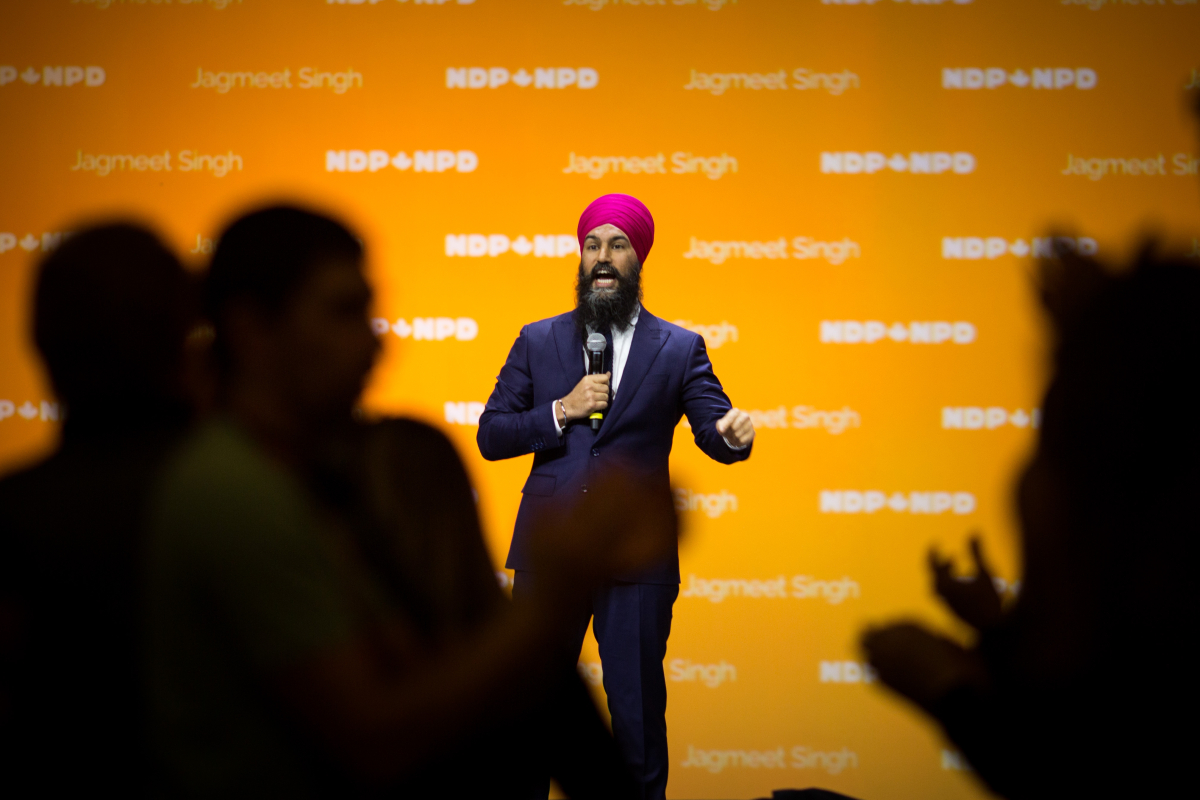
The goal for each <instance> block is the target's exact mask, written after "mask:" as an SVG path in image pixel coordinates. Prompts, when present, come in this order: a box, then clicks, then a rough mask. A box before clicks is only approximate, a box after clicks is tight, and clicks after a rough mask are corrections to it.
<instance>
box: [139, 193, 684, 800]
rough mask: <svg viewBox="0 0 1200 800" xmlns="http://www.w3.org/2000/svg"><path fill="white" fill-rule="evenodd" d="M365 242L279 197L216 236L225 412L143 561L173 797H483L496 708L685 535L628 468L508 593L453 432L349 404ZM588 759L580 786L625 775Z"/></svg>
mask: <svg viewBox="0 0 1200 800" xmlns="http://www.w3.org/2000/svg"><path fill="white" fill-rule="evenodd" d="M362 257H363V254H362V249H361V245H360V244H359V242H358V241H357V239H355V238H354V237H353V236H352V235H351V234H350V232H349V231H347V230H346V229H345V228H344V227H342V226H341V225H340V224H338V223H336V222H334V221H332V220H330V219H328V218H325V217H322V216H319V215H316V214H312V213H310V212H306V211H303V210H300V209H295V208H287V207H277V208H268V209H264V210H261V211H258V212H255V213H252V214H249V215H247V216H245V217H242V218H241V219H239V220H238V221H236V222H235V223H234V224H233V225H232V226H230V228H229V229H227V230H226V231H225V233H224V234H223V235H222V236H221V238H220V241H219V243H218V245H217V249H216V252H215V254H214V257H213V263H212V266H211V270H210V274H209V277H208V284H207V290H206V296H207V310H208V312H209V315H210V317H211V319H212V321H213V323H214V328H215V332H216V339H215V343H214V344H215V352H216V356H217V360H218V364H219V367H220V370H221V380H220V387H219V392H218V414H217V415H216V417H215V418H214V419H212V420H211V421H210V422H208V423H207V424H206V425H204V426H202V427H201V428H200V429H199V430H197V431H196V432H195V434H194V435H193V436H192V437H190V438H189V440H188V441H187V442H186V443H185V445H184V446H183V447H182V448H181V450H180V452H179V454H178V456H177V457H176V458H175V459H174V461H173V463H172V464H171V465H170V467H169V469H168V470H167V472H166V475H165V479H164V481H163V485H162V490H161V494H160V495H159V497H158V498H157V500H156V502H155V504H154V509H155V511H154V521H153V525H152V534H151V547H150V554H149V562H148V563H149V567H148V574H149V588H148V610H149V613H150V617H149V636H150V648H149V659H150V660H149V669H150V675H151V687H152V704H153V705H152V719H153V723H154V727H153V733H154V739H155V744H156V752H157V755H158V757H159V758H160V759H161V763H162V764H163V765H164V772H165V783H164V786H163V789H164V791H165V792H166V793H168V794H189V795H194V796H222V797H226V796H230V795H235V796H236V795H250V794H254V795H256V796H279V795H288V796H338V797H345V796H350V795H354V794H358V793H367V792H371V793H376V792H384V793H399V794H401V795H403V794H405V793H409V794H412V795H413V796H424V794H426V793H428V792H429V791H430V790H431V789H436V790H438V791H440V792H443V793H446V794H450V795H454V794H461V793H466V792H470V791H472V790H473V791H482V790H483V788H484V787H490V786H491V785H492V783H493V781H492V776H491V774H490V772H489V768H490V767H491V766H495V767H496V768H497V769H499V768H504V767H505V766H507V765H508V764H511V763H512V761H511V759H510V760H509V762H508V764H505V762H503V761H498V760H497V759H496V757H495V754H496V753H505V752H507V753H510V754H512V753H515V751H514V749H513V742H512V741H510V740H509V739H508V738H506V733H507V732H506V730H505V723H506V722H507V721H508V720H509V719H511V718H512V716H514V715H516V714H518V713H519V712H520V710H521V709H524V708H528V707H530V706H537V705H538V704H539V703H541V702H544V699H545V697H546V696H548V695H549V694H550V693H551V692H552V691H553V690H554V689H555V687H556V686H557V684H558V683H559V676H561V674H562V666H563V665H562V663H561V659H560V658H558V656H559V653H558V648H557V645H558V643H559V642H560V641H561V640H562V639H563V638H564V633H563V631H564V629H565V626H567V625H568V624H569V620H570V619H571V616H572V614H574V613H576V611H577V608H578V607H579V606H580V605H581V604H582V603H583V602H584V598H585V597H586V593H587V592H588V591H589V590H590V588H591V587H593V586H594V585H597V584H598V583H599V582H600V581H602V580H604V579H605V578H606V577H607V576H608V575H610V574H611V573H612V572H613V571H615V570H617V569H622V568H626V567H627V566H628V565H631V564H637V565H640V564H643V563H647V562H648V561H650V560H652V559H653V558H659V557H661V556H662V554H663V553H665V552H669V550H670V548H671V547H673V546H674V516H673V512H672V510H671V508H670V507H669V504H667V505H665V506H664V505H662V504H659V503H657V502H656V501H655V499H654V498H652V497H648V496H645V495H644V493H642V492H641V491H640V490H639V489H638V488H636V487H634V486H632V485H629V484H628V483H624V482H622V480H621V479H620V478H619V477H616V478H614V479H613V480H615V481H617V484H618V486H619V488H620V490H622V491H625V492H627V493H628V495H629V499H630V502H631V503H632V504H634V505H635V506H638V507H639V508H641V507H644V516H645V519H644V520H639V522H638V524H636V525H634V526H627V525H624V524H617V520H616V518H615V516H614V515H613V513H612V512H610V511H608V510H606V509H599V508H583V509H580V510H577V511H575V512H573V515H572V516H568V515H563V516H561V517H559V518H557V519H554V520H547V522H546V524H545V525H544V526H543V529H542V530H541V531H540V532H539V535H538V537H537V541H538V545H537V558H539V559H541V560H542V561H543V562H544V563H545V564H546V565H547V566H552V567H553V568H555V569H561V570H563V571H564V578H563V580H561V581H557V582H551V583H547V585H546V586H544V587H541V591H539V592H538V593H537V594H536V596H535V597H534V598H533V602H531V603H530V604H527V605H526V606H523V607H522V608H521V609H519V610H510V609H509V608H508V607H507V605H506V604H504V603H503V602H502V598H500V597H499V596H498V594H497V590H496V587H495V584H494V580H495V579H494V575H493V573H492V572H491V570H490V568H489V567H488V565H487V564H488V562H487V558H486V553H485V552H484V551H483V550H482V541H481V539H480V536H479V530H478V520H477V518H476V516H475V509H474V501H473V498H472V497H471V493H470V487H469V484H468V483H467V480H466V474H465V471H463V469H462V466H461V463H460V462H459V461H458V458H457V455H456V454H455V453H454V452H453V449H452V448H450V446H449V443H448V442H445V440H444V437H441V435H440V434H436V433H435V432H433V431H431V430H430V429H427V428H424V426H418V425H415V424H412V423H404V422H399V421H393V422H386V423H382V424H380V425H374V426H366V427H362V426H356V425H355V424H354V423H353V422H352V418H351V411H352V409H353V406H354V403H355V401H356V398H357V396H358V394H359V392H360V391H361V389H362V386H363V382H364V380H365V378H366V376H367V373H368V371H369V369H370V366H371V363H372V361H373V358H374V356H375V353H376V350H377V347H378V345H377V341H376V339H375V336H374V335H373V334H372V332H371V329H370V326H369V323H368V318H367V310H368V305H369V302H370V296H371V295H370V289H369V287H368V285H367V283H366V280H365V279H364V277H363V273H362ZM593 537H594V538H595V539H596V540H597V541H593ZM601 744H603V743H601ZM608 745H609V747H612V744H611V740H609V742H608ZM612 754H613V758H614V761H615V759H616V753H615V748H614V749H613V751H612ZM590 777H591V779H592V780H591V781H589V782H587V783H586V784H584V785H581V786H579V787H578V788H577V791H576V794H577V795H578V796H591V797H620V796H623V793H624V792H625V791H626V789H627V788H628V787H627V785H626V784H624V783H623V782H622V776H620V775H619V774H616V775H613V774H605V773H599V774H597V773H593V774H592V775H591V776H590ZM490 794H491V796H503V795H495V794H494V793H490Z"/></svg>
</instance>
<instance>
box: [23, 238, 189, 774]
mask: <svg viewBox="0 0 1200 800" xmlns="http://www.w3.org/2000/svg"><path fill="white" fill-rule="evenodd" d="M191 294H192V282H191V281H190V279H189V277H188V275H187V274H186V273H185V272H184V270H183V268H182V267H181V266H180V263H179V261H178V260H177V259H176V257H175V256H174V255H173V254H172V253H171V252H170V251H169V250H168V249H167V248H166V247H164V246H163V244H162V243H161V242H160V241H159V240H158V239H157V238H156V237H155V236H154V235H153V234H151V233H149V232H148V231H146V230H144V229H142V228H139V227H135V226H132V225H123V224H122V225H108V226H104V227H97V228H92V229H90V230H85V231H83V232H81V233H79V234H77V235H76V236H74V237H72V238H70V239H68V240H67V241H66V242H64V243H63V245H62V246H61V247H60V248H59V249H58V250H56V251H55V252H53V253H52V254H51V255H49V256H48V257H47V258H46V259H45V260H44V261H43V262H42V263H41V265H40V267H39V270H38V275H37V283H36V290H35V296H34V302H33V334H34V336H33V338H34V341H35V343H36V345H37V348H38V350H39V352H40V353H41V355H42V358H43V359H44V361H45V365H46V368H47V371H48V373H49V376H50V380H51V382H52V383H53V386H54V390H55V393H56V395H57V397H58V399H59V402H60V404H61V409H62V412H63V413H64V414H65V415H66V419H65V422H64V423H63V428H62V440H61V444H60V446H59V447H58V448H57V450H56V451H55V452H54V454H53V455H51V456H50V457H49V458H47V459H46V460H44V461H42V462H41V463H39V464H36V465H35V466H33V467H31V468H29V469H26V470H24V471H21V472H18V473H17V474H15V475H12V476H10V477H8V478H6V479H4V480H3V481H2V482H0V609H2V611H0V614H3V616H4V617H5V618H6V621H7V623H8V624H7V626H6V630H5V631H4V633H3V634H0V636H2V637H3V641H0V651H2V652H0V659H2V668H3V672H4V674H3V678H2V680H3V686H0V702H5V703H6V704H7V707H6V708H3V709H0V720H2V722H0V725H2V727H3V731H2V741H0V775H3V778H2V779H0V780H3V782H4V784H5V785H6V786H7V787H9V789H15V788H16V787H24V789H23V790H24V791H27V792H28V793H30V794H33V795H44V796H64V797H66V796H83V795H84V794H85V793H86V794H92V793H95V792H97V791H100V790H103V789H110V790H111V789H119V790H121V791H122V792H125V793H128V794H134V795H136V794H141V793H142V792H139V791H138V787H139V785H142V784H144V780H145V776H146V766H147V762H146V760H145V758H144V738H143V736H142V731H143V713H144V705H143V703H142V694H141V689H142V683H141V672H140V669H139V664H140V647H141V638H140V636H139V625H140V613H139V608H140V605H139V592H140V548H141V543H142V539H143V533H144V530H143V522H144V513H143V512H144V508H145V501H146V498H147V495H148V492H149V487H150V485H151V483H152V481H153V479H154V478H155V476H156V473H157V470H158V468H159V465H160V464H161V463H162V460H163V457H164V454H165V453H166V452H167V450H168V448H169V447H170V445H171V444H172V443H173V442H174V441H175V440H176V438H177V435H178V433H179V431H180V430H181V428H182V426H183V424H184V423H185V421H186V419H187V404H186V403H185V402H184V392H183V388H182V378H181V364H182V362H183V349H184V343H185V337H186V334H187V331H188V328H189V326H190V324H191V323H192V321H193V316H192V310H193V305H194V304H193V303H192V297H191Z"/></svg>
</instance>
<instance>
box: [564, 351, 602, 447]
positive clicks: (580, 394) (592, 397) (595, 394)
mask: <svg viewBox="0 0 1200 800" xmlns="http://www.w3.org/2000/svg"><path fill="white" fill-rule="evenodd" d="M607 344H608V343H607V342H606V341H605V339H604V336H602V335H601V334H599V333H593V334H591V335H590V336H588V339H587V354H588V374H587V375H584V376H583V380H581V381H580V382H579V383H577V384H575V388H574V389H572V390H571V393H570V394H569V395H567V396H566V397H564V398H563V399H562V404H563V412H564V413H565V414H566V415H567V422H571V421H572V420H576V419H584V418H585V417H587V418H590V419H591V421H592V430H594V431H597V430H600V423H601V422H602V421H603V420H604V410H605V409H606V408H608V387H609V380H610V379H611V377H612V374H611V373H608V372H605V371H604V349H605V347H606V346H607Z"/></svg>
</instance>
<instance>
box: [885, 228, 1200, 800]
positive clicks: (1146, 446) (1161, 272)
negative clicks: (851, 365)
mask: <svg viewBox="0 0 1200 800" xmlns="http://www.w3.org/2000/svg"><path fill="white" fill-rule="evenodd" d="M1043 268H1044V271H1045V280H1044V301H1045V305H1046V308H1047V310H1048V312H1049V314H1050V317H1051V318H1052V321H1053V324H1054V327H1055V329H1056V332H1057V334H1058V342H1057V351H1056V354H1055V355H1056V357H1055V370H1054V376H1053V379H1052V381H1051V384H1050V388H1049V391H1048V392H1047V394H1046V397H1045V401H1044V406H1043V409H1044V422H1043V425H1042V428H1041V436H1040V439H1039V442H1038V449H1037V452H1036V454H1035V456H1034V458H1033V460H1032V462H1031V463H1030V464H1029V466H1028V467H1027V468H1026V470H1025V472H1024V474H1023V475H1022V477H1021V480H1020V484H1019V491H1018V508H1019V512H1020V519H1021V534H1022V539H1021V544H1022V552H1023V556H1024V574H1023V576H1022V583H1021V592H1020V596H1019V598H1018V599H1017V601H1016V603H1015V604H1014V605H1013V606H1012V607H1011V608H1008V609H1002V607H1001V603H1000V599H999V597H998V596H997V595H996V592H995V589H994V587H993V584H992V580H991V576H990V575H989V574H988V570H987V568H986V566H985V565H984V562H983V558H982V553H981V551H980V548H979V545H978V542H974V543H973V550H974V553H975V561H976V574H975V575H974V576H973V577H972V578H969V579H965V580H964V579H958V578H955V577H954V576H953V575H952V573H951V565H950V564H949V563H948V562H944V561H942V560H941V559H940V558H939V557H938V556H937V555H936V554H933V555H931V561H932V567H933V573H934V579H935V584H936V588H937V591H938V593H939V594H940V595H941V597H942V598H943V599H944V600H945V601H946V602H947V603H948V605H949V606H950V608H951V609H953V610H954V611H955V612H956V613H957V614H958V616H960V617H961V618H962V619H963V620H965V621H966V622H968V623H970V624H971V625H972V626H974V627H975V628H976V629H977V630H978V631H979V638H978V644H977V645H976V646H975V647H973V648H971V649H969V650H968V649H964V648H962V647H960V646H959V645H958V644H956V643H954V642H952V641H950V640H948V639H944V638H942V637H940V636H937V635H935V634H933V633H930V632H928V631H926V630H925V629H923V628H920V627H918V626H916V625H907V624H905V625H895V626H892V627H889V628H884V629H881V630H875V631H871V632H868V634H867V635H866V636H865V637H864V645H865V648H866V650H867V653H868V655H869V657H870V660H871V663H872V664H874V665H875V667H876V668H877V669H878V670H879V674H880V677H881V678H882V680H883V681H884V683H886V684H887V685H888V686H890V687H892V688H893V689H894V690H896V691H897V692H899V693H901V694H902V695H905V696H906V697H908V698H909V699H910V700H912V701H913V702H915V703H916V704H918V705H919V706H920V707H921V708H923V709H924V710H925V711H927V712H928V713H930V714H931V715H933V716H934V717H935V718H936V719H937V720H938V721H939V722H940V723H941V724H942V727H943V728H944V729H945V732H946V734H947V735H948V736H949V738H950V739H951V740H952V741H953V742H954V743H955V744H956V745H957V746H958V747H959V748H960V749H961V750H962V752H963V754H964V755H965V756H966V757H967V759H968V760H969V761H970V762H971V764H972V766H973V767H974V768H975V770H976V771H977V773H978V774H979V776H980V777H981V778H982V779H983V780H984V781H985V782H986V783H987V784H988V785H989V786H990V787H991V788H992V789H994V790H995V791H996V792H998V793H999V794H1001V795H1003V796H1005V797H1008V798H1043V797H1045V798H1051V797H1054V798H1061V797H1164V796H1170V795H1173V794H1175V793H1176V792H1177V791H1178V787H1180V786H1184V785H1186V782H1187V780H1188V778H1187V776H1185V774H1184V773H1185V771H1186V772H1190V766H1191V759H1190V754H1191V753H1190V751H1191V747H1192V740H1191V737H1190V736H1189V735H1188V734H1187V733H1186V727H1180V726H1179V725H1180V721H1181V720H1190V719H1192V718H1193V714H1194V713H1195V711H1196V703H1195V688H1194V681H1192V679H1191V677H1190V666H1191V664H1190V662H1191V659H1190V657H1185V656H1184V654H1183V653H1184V651H1185V649H1186V646H1187V645H1186V642H1187V639H1188V637H1189V636H1191V635H1192V633H1194V632H1195V623H1196V594H1195V586H1194V581H1195V578H1194V575H1193V572H1194V565H1195V560H1194V549H1195V545H1194V542H1195V540H1196V538H1197V536H1198V535H1200V517H1198V513H1200V509H1198V506H1197V502H1196V500H1197V487H1200V414H1197V408H1200V314H1198V313H1197V309H1198V308H1200V270H1197V268H1196V266H1195V265H1194V264H1189V263H1187V262H1171V261H1162V260H1158V259H1155V258H1153V257H1152V256H1151V255H1149V251H1147V254H1146V255H1144V256H1143V257H1142V258H1141V259H1140V260H1139V261H1138V263H1137V264H1136V265H1135V266H1134V267H1133V269H1132V270H1130V271H1128V272H1127V273H1124V274H1121V275H1110V274H1108V273H1106V272H1105V271H1104V270H1102V269H1101V268H1100V267H1099V266H1098V265H1097V264H1095V263H1093V262H1090V261H1086V260H1082V259H1078V258H1070V257H1067V258H1064V259H1063V260H1062V261H1050V262H1047V263H1046V264H1044V265H1043ZM1185 726H1186V723H1185Z"/></svg>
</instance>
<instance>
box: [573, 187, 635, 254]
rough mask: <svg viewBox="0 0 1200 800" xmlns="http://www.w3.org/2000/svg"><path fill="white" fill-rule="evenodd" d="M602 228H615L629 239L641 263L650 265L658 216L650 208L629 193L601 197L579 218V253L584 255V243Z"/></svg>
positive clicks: (577, 233) (577, 232)
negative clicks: (604, 226)
mask: <svg viewBox="0 0 1200 800" xmlns="http://www.w3.org/2000/svg"><path fill="white" fill-rule="evenodd" d="M601 225H615V226H617V227H618V228H620V229H621V232H622V233H624V234H625V235H626V236H628V237H629V244H630V245H632V246H633V252H634V253H635V254H636V255H637V257H638V263H639V264H645V263H646V256H648V255H650V248H651V247H653V246H654V217H652V216H650V209H648V208H646V206H645V205H644V204H643V203H642V201H641V200H638V199H637V198H636V197H632V196H630V195H627V194H606V195H604V196H603V197H597V198H596V199H595V200H593V201H592V203H591V205H589V206H588V207H587V208H585V209H584V210H583V214H582V215H581V216H580V217H579V230H578V231H576V235H577V236H578V237H579V251H580V252H583V240H584V239H586V238H587V235H588V233H590V232H591V231H594V230H595V229H596V228H598V227H600V226H601Z"/></svg>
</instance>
